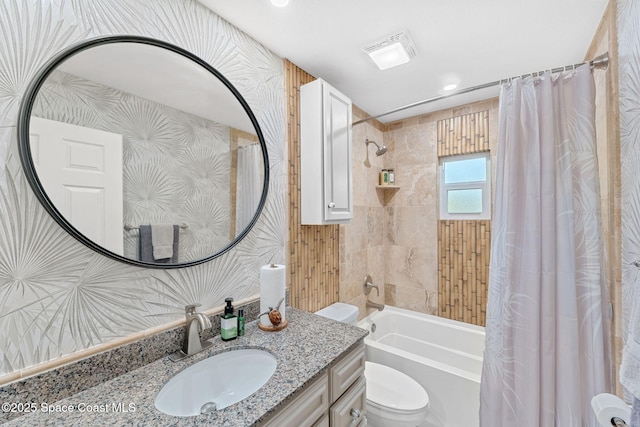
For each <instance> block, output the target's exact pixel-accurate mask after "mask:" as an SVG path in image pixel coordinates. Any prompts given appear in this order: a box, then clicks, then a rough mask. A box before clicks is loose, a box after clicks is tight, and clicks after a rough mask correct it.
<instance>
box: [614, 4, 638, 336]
mask: <svg viewBox="0 0 640 427" xmlns="http://www.w3.org/2000/svg"><path fill="white" fill-rule="evenodd" d="M617 6H618V13H617V15H618V16H617V26H618V60H619V65H618V67H619V68H618V70H619V71H618V72H619V82H620V95H619V96H620V158H621V159H622V160H621V163H622V164H621V169H622V191H621V195H622V306H623V307H622V308H623V325H624V331H623V335H622V337H623V339H624V340H626V338H627V334H628V323H629V317H630V314H631V313H630V312H631V301H633V300H634V299H635V298H640V294H638V291H637V289H638V287H639V286H640V269H638V267H636V266H634V265H633V262H635V261H637V260H640V222H639V220H640V178H639V177H638V171H640V115H639V114H638V111H640V44H638V40H640V2H638V1H637V0H618V3H617Z"/></svg>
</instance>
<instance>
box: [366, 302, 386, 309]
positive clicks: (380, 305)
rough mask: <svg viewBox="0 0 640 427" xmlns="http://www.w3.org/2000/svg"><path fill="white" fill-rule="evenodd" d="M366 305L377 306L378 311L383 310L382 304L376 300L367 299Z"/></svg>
mask: <svg viewBox="0 0 640 427" xmlns="http://www.w3.org/2000/svg"><path fill="white" fill-rule="evenodd" d="M367 307H373V308H377V309H378V310H379V311H382V310H384V304H378V303H377V302H373V301H369V300H367Z"/></svg>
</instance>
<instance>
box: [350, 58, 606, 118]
mask: <svg viewBox="0 0 640 427" xmlns="http://www.w3.org/2000/svg"><path fill="white" fill-rule="evenodd" d="M584 64H589V66H590V67H591V68H592V69H603V70H606V69H607V68H608V67H609V53H608V52H605V53H603V54H602V55H600V56H598V57H596V58H594V59H593V60H591V61H588V62H583V63H580V64H573V65H565V66H564V67H558V68H552V69H551V70H544V71H539V72H537V73H535V72H534V73H530V74H522V75H520V76H515V77H509V78H507V79H500V80H496V81H494V82H490V83H484V84H481V85H477V86H471V87H468V88H465V89H460V90H457V91H455V92H451V93H448V94H446V95H440V96H435V97H433V98H429V99H424V100H422V101H418V102H414V103H412V104H407V105H403V106H402V107H398V108H394V109H393V110H390V111H387V112H386V113H382V114H376V115H375V116H369V117H367V118H364V119H362V120H358V121H356V122H354V123H353V124H352V126H355V125H359V124H360V123H365V122H368V121H369V120H373V119H377V118H378V117H382V116H387V115H389V114H393V113H397V112H399V111H403V110H407V109H409V108H413V107H417V106H419V105H424V104H428V103H430V102H435V101H440V100H441V99H446V98H450V97H452V96H456V95H462V94H464V93H469V92H473V91H476V90H480V89H486V88H490V87H493V86H498V85H500V84H502V83H503V82H508V81H511V80H514V79H518V78H524V77H529V76H533V75H540V74H542V73H544V72H546V71H550V72H551V73H561V72H563V71H567V70H572V69H575V68H577V67H579V66H581V65H584Z"/></svg>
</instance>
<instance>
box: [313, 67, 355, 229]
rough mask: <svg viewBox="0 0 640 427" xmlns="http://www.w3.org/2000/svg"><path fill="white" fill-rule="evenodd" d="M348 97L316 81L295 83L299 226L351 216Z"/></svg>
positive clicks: (351, 194) (341, 219)
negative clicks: (298, 162)
mask: <svg viewBox="0 0 640 427" xmlns="http://www.w3.org/2000/svg"><path fill="white" fill-rule="evenodd" d="M351 121H352V117H351V100H350V99H349V98H347V97H346V96H345V95H343V94H342V93H340V92H338V91H337V90H336V89H335V88H333V87H332V86H331V85H329V84H328V83H327V82H325V81H324V80H322V79H317V80H315V81H313V82H311V83H307V84H305V85H302V86H301V87H300V166H301V167H300V188H301V218H300V219H301V223H302V224H315V225H323V224H340V223H346V222H349V221H351V219H352V218H353V190H352V176H351V175H352V172H351Z"/></svg>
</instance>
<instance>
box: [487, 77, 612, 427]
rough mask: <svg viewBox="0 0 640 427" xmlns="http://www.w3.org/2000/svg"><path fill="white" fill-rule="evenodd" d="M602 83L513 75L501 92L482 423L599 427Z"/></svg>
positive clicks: (603, 349)
mask: <svg viewBox="0 0 640 427" xmlns="http://www.w3.org/2000/svg"><path fill="white" fill-rule="evenodd" d="M594 92H595V89H594V83H593V78H592V76H591V72H590V69H589V66H588V65H585V66H582V67H579V68H577V69H576V70H575V71H574V72H573V73H572V74H571V75H567V76H557V77H552V75H551V74H550V73H546V74H544V75H543V76H540V77H539V78H535V79H534V78H525V79H516V80H515V81H513V82H511V83H509V84H505V85H503V86H502V88H501V92H500V106H499V108H500V113H499V115H500V116H499V134H498V164H497V175H496V194H495V203H494V206H495V207H494V218H493V225H492V239H491V264H490V276H489V295H488V303H487V326H486V349H485V355H484V364H483V371H482V382H481V398H480V420H481V423H480V425H481V426H483V427H496V426H504V427H506V426H518V427H525V426H531V427H548V426H558V427H565V426H566V427H569V426H571V427H573V426H576V427H577V426H580V427H590V426H593V427H596V426H599V424H598V423H597V421H596V419H595V417H594V416H593V413H592V410H591V406H590V401H591V398H592V397H593V396H595V395H596V394H598V393H601V392H610V381H611V379H610V372H609V369H610V368H609V367H610V361H609V340H608V329H609V328H608V320H606V319H607V317H605V315H604V308H605V307H606V295H607V293H606V290H605V289H606V282H605V276H604V274H605V270H604V268H603V260H604V253H603V240H602V236H601V227H600V224H601V220H600V195H599V191H600V190H599V182H598V163H597V158H596V143H595V125H594V108H595V107H594V104H595V101H594Z"/></svg>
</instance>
